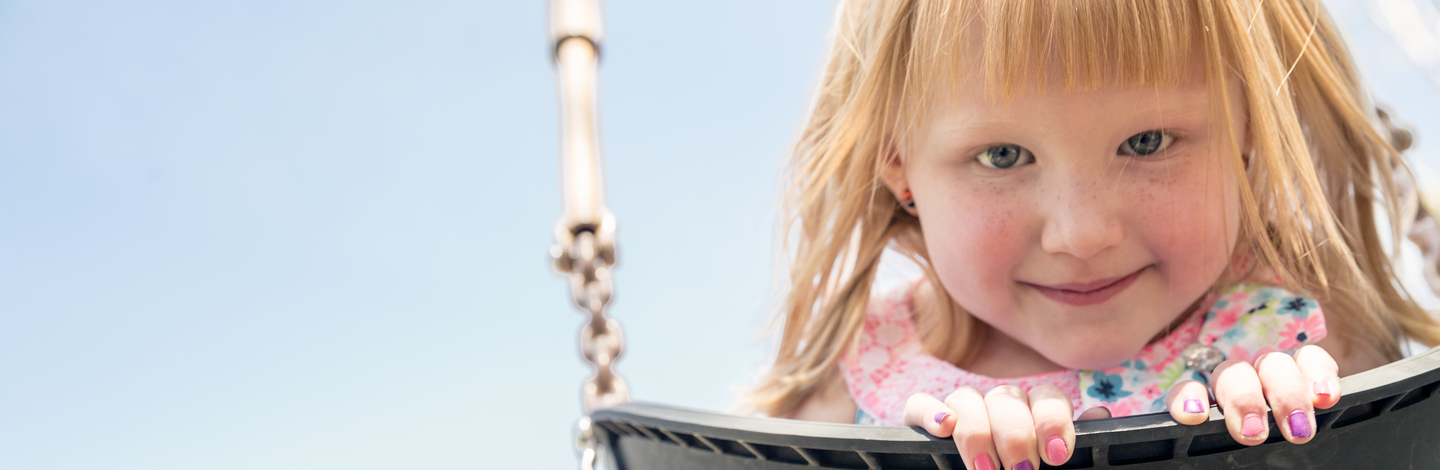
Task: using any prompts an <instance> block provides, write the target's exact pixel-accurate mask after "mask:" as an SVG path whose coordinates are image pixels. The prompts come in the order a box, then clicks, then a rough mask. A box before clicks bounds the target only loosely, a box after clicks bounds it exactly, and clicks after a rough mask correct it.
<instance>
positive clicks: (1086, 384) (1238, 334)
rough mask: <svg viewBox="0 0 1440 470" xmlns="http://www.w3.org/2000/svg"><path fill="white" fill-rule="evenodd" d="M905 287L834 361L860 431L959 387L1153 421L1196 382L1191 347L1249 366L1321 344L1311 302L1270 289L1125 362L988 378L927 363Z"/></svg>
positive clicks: (1227, 303) (876, 302)
mask: <svg viewBox="0 0 1440 470" xmlns="http://www.w3.org/2000/svg"><path fill="white" fill-rule="evenodd" d="M914 286H915V284H909V285H905V286H902V287H900V288H897V289H895V290H894V291H891V292H888V293H886V295H882V296H877V297H875V298H873V299H871V301H870V305H869V308H868V310H867V312H866V316H865V325H864V328H863V332H862V333H861V336H860V341H859V344H858V346H857V347H856V349H854V350H852V351H851V352H850V353H848V354H846V355H845V356H844V357H843V358H842V360H841V366H840V367H841V370H842V373H843V374H844V377H845V385H846V386H847V387H848V388H849V389H850V397H851V398H853V399H854V400H855V404H856V405H857V406H858V407H859V413H858V414H857V418H856V421H857V422H858V423H861V424H878V425H885V426H899V425H900V422H901V413H902V412H903V411H904V408H905V401H906V400H907V399H909V398H910V396H911V395H913V394H916V393H928V394H930V395H933V396H935V397H936V398H941V399H943V398H945V396H946V395H949V394H950V392H953V391H955V389H957V388H960V387H962V386H966V385H969V386H973V387H975V388H977V389H980V391H981V392H982V393H983V392H986V391H989V390H990V389H992V388H995V387H997V386H1000V385H1014V386H1017V387H1020V388H1021V389H1023V390H1026V391H1029V390H1030V389H1031V388H1033V387H1035V386H1037V385H1041V384H1050V385H1054V386H1055V387H1058V388H1059V389H1060V390H1061V391H1063V392H1065V393H1066V394H1068V395H1069V396H1070V400H1071V402H1072V403H1076V404H1077V405H1079V406H1077V407H1076V408H1075V412H1076V413H1077V415H1078V413H1079V412H1081V411H1083V410H1087V409H1090V408H1093V407H1096V406H1104V407H1105V408H1107V409H1109V410H1110V414H1111V415H1112V416H1115V417H1120V416H1129V415H1133V414H1143V413H1157V412H1163V411H1165V410H1166V408H1165V403H1164V400H1165V393H1166V392H1167V391H1168V390H1169V389H1170V386H1172V385H1174V384H1175V383H1176V382H1179V381H1181V380H1184V379H1194V380H1200V381H1204V379H1203V378H1201V377H1200V374H1199V373H1197V372H1195V371H1192V370H1190V369H1188V368H1186V367H1185V364H1184V362H1183V361H1182V360H1181V359H1180V357H1179V356H1180V352H1181V351H1182V350H1184V349H1185V347H1187V346H1189V345H1190V344H1192V343H1196V342H1199V343H1203V344H1207V345H1211V346H1215V347H1217V348H1219V349H1220V351H1221V352H1223V353H1225V356H1226V358H1227V359H1243V360H1245V361H1254V360H1255V359H1256V358H1258V357H1260V355H1262V354H1264V353H1267V352H1272V351H1284V352H1287V353H1293V352H1295V350H1297V349H1299V348H1300V346H1303V345H1305V344H1311V343H1314V342H1317V341H1320V339H1321V338H1324V337H1325V333H1326V332H1325V318H1324V315H1323V314H1322V313H1321V312H1320V306H1319V304H1318V303H1317V302H1315V301H1314V300H1313V299H1310V298H1308V297H1304V296H1301V295H1296V294H1292V293H1290V292H1288V291H1286V290H1284V289H1280V288H1277V287H1270V286H1263V285H1256V284H1240V285H1236V286H1234V287H1232V288H1230V289H1229V290H1227V291H1225V292H1222V293H1221V294H1219V295H1218V296H1215V297H1213V298H1212V299H1207V301H1206V302H1204V303H1202V308H1199V309H1197V310H1196V311H1197V312H1199V311H1204V312H1205V314H1204V315H1199V314H1196V315H1192V316H1191V317H1190V318H1189V319H1186V320H1185V322H1184V323H1182V324H1181V325H1180V327H1179V328H1176V329H1175V331H1173V332H1171V333H1170V334H1168V335H1166V336H1165V337H1163V338H1161V339H1159V340H1157V341H1155V342H1153V343H1150V344H1149V345H1146V346H1145V347H1144V348H1143V349H1141V350H1140V352H1139V353H1137V354H1136V355H1135V357H1134V358H1132V359H1130V360H1129V361H1125V362H1124V363H1121V364H1119V365H1116V366H1113V367H1107V368H1104V369H1097V370H1058V371H1054V372H1047V373H1044V374H1039V375H1031V376H1025V377H1010V378H994V377H987V376H984V375H980V374H976V373H972V372H969V371H966V370H965V369H961V368H959V367H956V366H955V365H953V364H950V363H948V362H945V361H943V360H941V359H940V358H937V357H935V356H932V355H930V354H929V353H928V352H926V351H925V347H924V345H923V344H921V342H920V337H919V335H918V334H916V331H915V324H914V322H913V321H912V316H913V312H914V310H913V308H912V301H913V299H912V297H911V295H912V293H913V290H914V289H913V287H914Z"/></svg>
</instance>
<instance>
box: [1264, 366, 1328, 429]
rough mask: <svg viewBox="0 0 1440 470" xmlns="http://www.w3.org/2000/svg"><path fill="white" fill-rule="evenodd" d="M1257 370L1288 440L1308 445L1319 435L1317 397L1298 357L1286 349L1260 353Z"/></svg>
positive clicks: (1277, 422) (1278, 424) (1277, 423)
mask: <svg viewBox="0 0 1440 470" xmlns="http://www.w3.org/2000/svg"><path fill="white" fill-rule="evenodd" d="M1255 373H1256V374H1257V375H1259V376H1260V387H1261V388H1262V389H1264V390H1265V401H1267V402H1269V403H1270V409H1271V410H1273V411H1274V413H1275V423H1276V426H1278V427H1279V428H1280V434H1282V435H1284V436H1285V439H1286V440H1288V441H1290V442H1293V443H1296V444H1304V443H1306V442H1310V438H1311V437H1312V436H1314V435H1315V408H1314V398H1312V397H1311V395H1310V394H1311V391H1310V390H1309V387H1307V386H1306V384H1305V376H1304V375H1301V374H1300V368H1299V367H1298V366H1296V365H1295V359H1294V358H1292V357H1290V355H1289V354H1285V353H1282V352H1275V353H1269V354H1266V355H1264V356H1260V358H1259V359H1257V360H1256V361H1255Z"/></svg>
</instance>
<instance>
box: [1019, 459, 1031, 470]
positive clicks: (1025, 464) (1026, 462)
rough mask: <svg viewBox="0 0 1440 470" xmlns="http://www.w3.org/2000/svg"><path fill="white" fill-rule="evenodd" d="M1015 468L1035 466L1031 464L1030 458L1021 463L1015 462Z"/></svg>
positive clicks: (1027, 468)
mask: <svg viewBox="0 0 1440 470" xmlns="http://www.w3.org/2000/svg"><path fill="white" fill-rule="evenodd" d="M1015 470H1035V466H1034V465H1030V461H1029V460H1021V461H1020V463H1017V464H1015Z"/></svg>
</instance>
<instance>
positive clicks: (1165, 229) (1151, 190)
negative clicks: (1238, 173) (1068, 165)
mask: <svg viewBox="0 0 1440 470" xmlns="http://www.w3.org/2000/svg"><path fill="white" fill-rule="evenodd" d="M1209 163H1211V164H1209V165H1193V168H1187V169H1183V171H1177V172H1173V173H1172V174H1171V175H1168V176H1156V177H1155V178H1152V179H1150V181H1149V183H1148V184H1144V185H1141V189H1140V190H1139V191H1138V194H1136V195H1135V197H1134V198H1133V199H1134V200H1135V202H1136V204H1135V206H1134V208H1135V212H1134V214H1136V215H1137V218H1138V220H1137V223H1135V224H1134V225H1133V227H1134V230H1135V231H1136V232H1137V237H1138V238H1139V239H1140V240H1143V242H1144V243H1145V244H1146V245H1147V246H1148V247H1149V248H1150V250H1151V252H1153V253H1154V254H1155V255H1156V257H1157V258H1158V260H1157V261H1159V262H1160V266H1159V267H1160V268H1161V270H1162V271H1163V272H1166V273H1168V276H1167V277H1169V278H1170V281H1171V282H1178V283H1180V284H1184V285H1192V284H1193V285H1204V286H1205V287H1207V288H1208V286H1209V284H1211V283H1213V282H1214V280H1215V279H1216V278H1217V277H1218V276H1219V274H1220V272H1221V271H1223V270H1224V267H1225V266H1227V265H1228V263H1229V261H1230V256H1231V250H1232V248H1233V247H1234V246H1235V240H1236V236H1237V234H1238V233H1239V219H1240V216H1239V214H1240V207H1239V191H1238V182H1236V178H1235V177H1234V174H1233V173H1231V172H1229V171H1227V170H1226V169H1225V168H1224V165H1221V164H1218V158H1213V159H1211V160H1210V161H1209ZM1180 277H1184V278H1193V279H1185V280H1181V279H1177V278H1180Z"/></svg>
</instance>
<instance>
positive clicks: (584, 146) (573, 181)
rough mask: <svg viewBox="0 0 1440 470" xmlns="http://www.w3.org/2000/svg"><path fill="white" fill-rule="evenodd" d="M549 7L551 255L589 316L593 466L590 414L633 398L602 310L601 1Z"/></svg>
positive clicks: (585, 455) (611, 221) (605, 260)
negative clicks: (553, 177) (556, 125)
mask: <svg viewBox="0 0 1440 470" xmlns="http://www.w3.org/2000/svg"><path fill="white" fill-rule="evenodd" d="M549 6H550V20H551V22H550V38H551V41H552V42H551V46H552V48H553V49H552V53H553V54H554V56H553V58H554V63H555V75H556V79H557V82H558V85H559V87H558V88H559V90H558V91H559V94H560V115H561V117H560V127H561V150H560V168H561V173H562V175H563V180H562V190H563V192H564V199H565V213H564V214H563V215H561V217H560V220H559V221H557V222H556V223H555V245H554V246H552V247H551V248H550V258H551V262H552V266H553V267H554V269H555V270H556V271H557V272H558V273H560V274H562V275H567V276H569V278H570V294H571V297H572V300H573V301H574V302H575V307H576V308H578V309H580V311H581V312H583V313H585V314H586V315H587V321H586V322H585V326H584V327H582V328H581V329H580V355H581V357H582V358H584V360H585V361H586V362H588V363H589V364H590V367H591V370H592V372H591V374H590V377H589V378H588V379H587V380H586V381H585V385H584V387H583V388H582V390H581V402H582V403H583V404H584V407H585V415H586V416H584V417H581V418H580V420H579V421H578V422H576V423H575V446H576V452H577V453H578V454H579V455H578V456H579V458H580V467H581V468H582V469H585V470H590V469H593V468H595V467H596V465H597V464H600V463H603V462H604V461H605V459H604V458H603V456H602V453H603V452H604V450H605V449H604V447H603V446H601V445H600V444H599V442H598V440H597V436H596V432H595V431H596V430H595V429H594V428H593V426H592V422H591V420H590V418H589V415H590V413H591V412H593V411H595V410H598V409H601V408H606V407H609V406H613V405H616V404H620V403H625V402H628V401H630V389H629V387H628V386H627V385H626V384H625V380H624V379H623V378H621V377H620V376H619V375H618V374H616V373H615V370H614V364H615V361H616V360H617V359H619V358H620V355H621V354H622V353H623V352H624V349H625V340H624V334H623V332H622V331H621V330H620V323H619V322H617V321H615V319H613V318H610V317H609V316H607V315H606V314H605V308H606V306H607V305H608V304H609V302H610V298H611V297H612V296H613V295H614V285H613V284H612V282H611V279H610V272H611V270H613V269H614V267H615V217H614V215H612V214H611V213H610V211H609V209H608V208H606V207H605V193H604V190H603V184H602V179H601V160H600V145H599V126H598V122H599V119H598V117H597V113H596V102H597V101H598V100H597V99H596V97H597V96H598V92H597V87H596V84H597V81H598V75H599V62H600V39H601V25H600V2H599V0H551V1H550V5H549Z"/></svg>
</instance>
